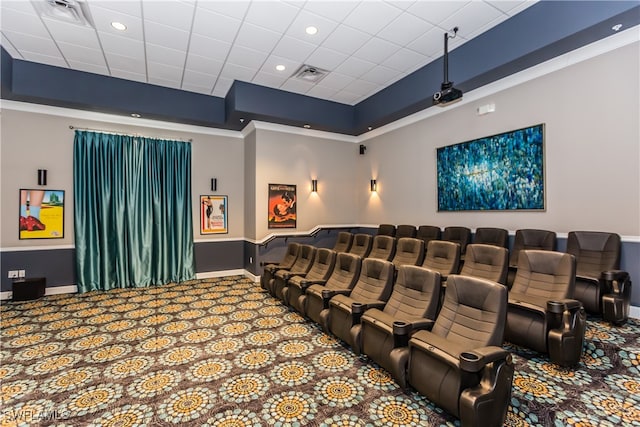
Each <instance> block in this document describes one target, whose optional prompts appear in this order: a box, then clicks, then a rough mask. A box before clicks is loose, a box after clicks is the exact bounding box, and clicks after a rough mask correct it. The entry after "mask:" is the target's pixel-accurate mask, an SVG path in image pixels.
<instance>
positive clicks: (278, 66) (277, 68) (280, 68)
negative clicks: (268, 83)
mask: <svg viewBox="0 0 640 427" xmlns="http://www.w3.org/2000/svg"><path fill="white" fill-rule="evenodd" d="M286 68H287V67H285V66H284V65H282V64H279V65H276V70H278V71H284V70H285V69H286Z"/></svg>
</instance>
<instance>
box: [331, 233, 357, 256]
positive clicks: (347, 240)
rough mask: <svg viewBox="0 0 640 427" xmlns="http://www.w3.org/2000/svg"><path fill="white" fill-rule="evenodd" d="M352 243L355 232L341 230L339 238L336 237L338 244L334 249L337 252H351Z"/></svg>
mask: <svg viewBox="0 0 640 427" xmlns="http://www.w3.org/2000/svg"><path fill="white" fill-rule="evenodd" d="M352 244H353V233H350V232H348V231H341V232H339V233H338V238H337V239H336V244H335V245H334V246H333V250H334V251H336V252H349V249H350V248H351V245H352Z"/></svg>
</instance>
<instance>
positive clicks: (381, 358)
mask: <svg viewBox="0 0 640 427" xmlns="http://www.w3.org/2000/svg"><path fill="white" fill-rule="evenodd" d="M439 301H440V273H438V272H437V271H432V270H428V269H426V268H424V267H418V266H413V265H403V266H401V267H400V268H399V269H398V278H397V280H396V283H395V285H394V286H393V292H391V297H389V301H388V302H387V303H386V304H385V306H384V309H383V310H380V309H377V308H370V309H369V310H367V311H365V312H364V314H363V315H362V318H361V319H360V324H357V325H354V326H353V327H352V328H351V336H352V341H353V351H354V352H355V353H356V354H360V353H361V352H362V353H364V354H366V355H367V356H369V357H370V358H371V359H373V360H374V361H375V362H376V363H378V365H380V366H382V367H383V368H384V369H386V370H387V371H389V372H390V373H391V375H392V376H393V377H394V378H395V379H396V381H397V382H398V384H400V385H401V386H402V387H406V377H405V373H406V369H407V366H406V360H403V361H402V362H400V361H399V360H398V359H397V358H395V357H394V355H395V354H394V352H393V349H394V348H397V347H406V346H407V345H408V339H409V338H410V337H411V335H412V334H413V333H414V332H416V331H419V330H421V329H425V328H428V329H431V327H432V326H433V322H434V320H435V318H436V314H437V310H438V305H439ZM394 331H395V332H396V333H395V334H394ZM398 331H402V333H401V334H398Z"/></svg>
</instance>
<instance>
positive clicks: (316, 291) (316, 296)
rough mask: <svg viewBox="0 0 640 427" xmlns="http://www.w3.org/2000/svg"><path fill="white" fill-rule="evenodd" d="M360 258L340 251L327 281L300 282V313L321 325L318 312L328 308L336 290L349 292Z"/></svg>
mask: <svg viewBox="0 0 640 427" xmlns="http://www.w3.org/2000/svg"><path fill="white" fill-rule="evenodd" d="M361 267H362V258H360V257H359V256H357V255H353V254H349V253H345V252H341V253H339V254H338V255H337V256H336V263H335V266H334V267H333V272H332V273H331V276H329V279H327V282H326V283H325V284H324V285H322V284H310V285H309V287H306V285H305V284H302V283H301V286H302V288H303V294H302V295H300V297H298V307H300V308H301V309H303V311H302V312H301V314H302V315H303V316H305V317H308V318H309V319H311V320H313V321H314V322H316V323H317V324H319V325H321V318H320V313H322V311H323V310H328V309H329V300H330V299H331V298H332V297H333V296H334V295H335V294H337V293H338V292H349V291H350V290H351V289H352V288H353V286H354V285H355V284H356V282H357V281H358V277H359V276H360V269H361Z"/></svg>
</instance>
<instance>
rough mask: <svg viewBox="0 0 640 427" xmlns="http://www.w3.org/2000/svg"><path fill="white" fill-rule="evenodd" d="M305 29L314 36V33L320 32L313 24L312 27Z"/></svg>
mask: <svg viewBox="0 0 640 427" xmlns="http://www.w3.org/2000/svg"><path fill="white" fill-rule="evenodd" d="M305 31H306V33H307V34H309V35H310V36H312V35H314V34H315V33H317V32H318V29H317V28H316V27H314V26H313V25H312V26H310V27H307V28H305Z"/></svg>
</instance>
